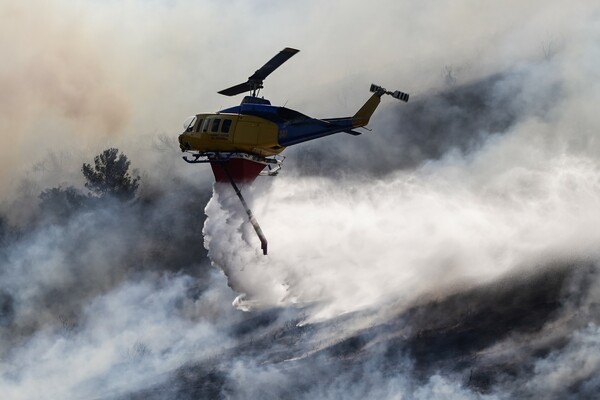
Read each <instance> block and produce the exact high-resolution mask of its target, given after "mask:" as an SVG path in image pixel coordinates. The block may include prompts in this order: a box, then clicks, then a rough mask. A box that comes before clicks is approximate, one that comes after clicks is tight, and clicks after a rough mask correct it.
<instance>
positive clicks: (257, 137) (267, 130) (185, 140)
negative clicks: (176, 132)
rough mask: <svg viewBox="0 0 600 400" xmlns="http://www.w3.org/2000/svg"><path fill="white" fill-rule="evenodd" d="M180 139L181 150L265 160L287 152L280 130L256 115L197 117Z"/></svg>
mask: <svg viewBox="0 0 600 400" xmlns="http://www.w3.org/2000/svg"><path fill="white" fill-rule="evenodd" d="M194 118H195V119H193V120H192V121H190V124H189V126H188V127H187V128H186V130H185V132H183V133H182V134H181V135H180V137H179V142H180V145H181V148H182V149H184V150H197V151H200V152H203V151H206V152H232V153H233V152H239V153H248V154H255V155H258V156H262V157H267V156H272V155H275V154H279V153H281V152H282V151H283V149H285V147H284V146H281V145H280V144H279V142H278V134H279V127H278V126H277V124H275V123H274V122H271V121H268V120H266V119H264V118H261V117H257V116H254V115H243V114H229V113H216V114H197V115H196V116H195V117H194Z"/></svg>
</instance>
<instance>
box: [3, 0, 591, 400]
mask: <svg viewBox="0 0 600 400" xmlns="http://www.w3.org/2000/svg"><path fill="white" fill-rule="evenodd" d="M0 7H1V9H2V13H1V15H2V16H3V17H2V22H3V23H2V24H0V26H1V27H2V28H0V31H1V32H2V33H4V34H3V35H0V38H1V39H0V49H1V50H2V51H3V52H4V53H5V54H8V55H9V56H10V57H8V59H10V60H11V62H10V63H4V64H3V65H2V66H1V67H0V88H2V94H0V104H2V105H3V107H1V108H2V111H0V129H1V130H2V135H1V137H2V139H0V140H1V142H0V144H1V146H0V149H1V150H0V152H1V153H0V155H1V160H2V161H1V163H2V164H1V167H2V172H1V174H2V175H1V176H0V185H1V187H2V188H3V192H2V193H3V196H2V200H3V202H6V203H10V202H9V200H10V199H11V198H13V199H14V198H17V199H18V200H19V201H17V202H13V203H10V204H8V205H7V204H4V207H3V211H4V214H5V216H4V217H3V218H2V219H1V220H0V228H1V232H0V239H1V240H0V244H2V246H0V247H1V249H0V250H1V251H0V263H1V264H0V278H1V280H0V282H1V286H0V338H1V339H0V354H2V356H1V357H0V360H1V361H0V392H2V393H7V394H8V397H10V398H17V399H18V398H23V399H26V398H36V397H39V393H40V392H42V393H45V394H46V395H47V396H48V397H49V398H90V397H104V398H132V397H133V398H135V397H136V396H138V397H144V398H163V399H164V398H199V397H200V398H202V397H203V396H204V397H228V398H247V397H249V396H248V395H250V396H251V395H255V396H261V397H264V398H281V397H288V396H291V397H297V398H303V397H305V398H314V397H320V398H340V397H343V398H358V397H361V398H364V397H366V396H368V395H369V394H373V395H375V396H376V397H379V398H431V397H445V398H457V399H469V398H506V397H511V396H519V395H522V396H523V397H527V396H529V397H534V396H536V395H540V396H542V397H543V396H546V397H550V398H551V397H552V396H554V397H556V398H561V397H568V396H573V397H576V396H577V395H582V396H583V395H586V394H590V393H595V391H596V392H597V390H596V389H597V388H598V384H597V382H596V381H597V380H596V379H595V378H594V377H595V372H596V370H597V369H598V368H597V366H598V362H597V360H596V358H595V357H594V356H593V354H596V353H597V347H598V346H597V329H596V325H597V323H598V321H597V316H596V312H595V306H594V304H595V303H596V297H597V296H596V293H595V292H596V291H595V290H594V289H593V288H594V284H593V283H595V282H597V273H596V272H595V270H596V260H597V259H598V250H597V247H598V246H597V243H598V239H599V237H598V233H597V229H596V227H597V226H598V222H600V221H598V219H599V216H598V213H597V212H596V211H595V210H597V209H598V205H599V204H598V203H599V202H600V188H599V187H598V182H600V180H599V179H598V163H597V160H596V159H597V154H598V150H599V149H598V144H597V140H596V139H595V135H596V130H597V125H598V124H597V115H596V114H597V112H596V110H595V104H597V100H598V88H597V85H595V84H594V82H596V81H597V79H596V78H597V74H598V72H597V71H598V68H597V65H598V51H597V46H596V43H597V39H598V34H599V33H600V31H598V29H597V26H596V24H594V22H593V21H594V18H595V17H596V16H597V14H598V10H597V6H596V5H595V4H594V3H593V2H586V1H583V2H579V3H577V4H572V5H569V7H568V8H565V6H564V4H562V3H560V2H542V1H535V2H528V3H526V4H524V3H522V2H516V1H509V2H503V3H501V4H493V5H490V4H486V5H485V6H483V5H473V4H471V3H470V2H456V1H454V2H448V1H437V2H428V3H418V4H417V3H402V2H397V1H386V2H378V3H377V4H365V3H363V2H358V1H356V2H355V1H351V2H343V3H342V2H326V3H324V2H316V1H309V2H303V3H294V4H287V3H281V2H268V1H261V2H257V3H255V2H253V3H248V2H242V1H238V2H233V3H229V4H227V5H223V4H222V2H216V1H214V2H212V1H207V2H202V3H197V4H196V3H195V4H190V3H185V2H180V1H173V2H161V1H159V2H153V3H151V4H150V3H147V2H146V3H142V2H137V1H125V2H95V1H88V2H81V3H79V4H78V5H77V6H76V7H75V6H73V5H72V4H70V3H68V2H65V1H59V0H55V1H51V2H46V3H44V4H43V5H37V4H35V5H34V4H28V3H18V4H17V3H15V4H8V3H6V4H2V5H0ZM283 46H294V47H298V48H300V49H301V50H302V52H301V53H300V54H299V55H298V56H297V57H296V58H295V59H294V60H293V61H290V63H288V64H286V66H285V67H284V68H285V70H283V69H282V70H281V71H277V72H276V73H274V74H273V76H271V77H269V80H268V82H266V83H267V88H266V89H265V90H264V94H265V95H266V96H267V97H269V98H270V99H271V100H272V101H274V102H275V103H279V104H283V103H285V102H286V101H288V100H289V102H288V106H289V107H292V108H294V109H298V110H299V111H301V112H305V113H307V114H310V115H315V116H322V117H328V116H335V115H351V114H352V113H353V112H354V111H355V110H356V109H357V108H358V107H359V105H360V104H361V103H362V102H363V101H364V100H365V99H366V98H367V96H368V94H367V93H366V89H367V88H368V84H369V83H371V81H373V82H375V83H379V84H382V85H384V86H385V87H388V88H394V89H395V88H398V89H401V90H405V91H407V92H410V93H411V94H412V97H411V102H410V103H408V104H407V105H402V106H399V105H397V104H395V103H392V102H387V103H385V104H384V105H382V108H381V109H380V110H379V111H378V113H377V114H376V115H375V117H374V118H373V121H372V127H373V128H374V130H375V132H374V133H373V134H364V135H363V136H361V137H358V138H355V137H346V136H343V135H338V136H334V137H331V138H328V139H324V140H323V141H321V142H319V143H314V144H312V143H309V144H306V145H304V146H302V147H298V148H297V149H295V148H291V149H288V150H287V151H286V153H287V155H288V160H287V161H286V166H285V167H284V170H283V172H282V174H281V175H280V176H278V177H277V178H274V179H273V180H270V181H266V180H262V181H257V182H256V184H255V185H254V186H252V187H247V188H244V190H245V192H246V194H247V197H248V200H249V201H250V203H251V206H252V208H253V210H254V212H255V214H256V215H257V217H258V219H259V221H260V222H261V225H262V226H263V229H264V230H265V232H266V233H267V236H268V238H269V240H270V253H271V254H270V255H269V256H268V257H263V256H262V254H260V251H259V249H258V246H257V242H256V238H255V236H254V233H253V231H252V230H251V227H250V226H248V224H247V223H246V222H245V215H244V214H243V212H242V210H240V208H239V205H238V203H237V199H236V198H235V196H234V195H233V193H231V191H230V189H229V188H227V187H225V188H221V187H218V186H215V188H214V194H213V197H212V199H211V200H210V201H209V202H208V204H207V203H206V202H207V200H208V196H210V194H211V191H210V182H211V177H210V172H208V171H207V169H205V170H202V171H201V170H200V168H197V166H189V165H187V164H185V163H183V162H181V160H180V159H179V158H178V157H179V153H178V151H177V147H176V143H175V142H174V141H170V140H171V139H168V138H166V139H165V136H162V139H160V140H156V136H157V135H159V134H165V133H167V134H169V135H171V137H175V135H176V134H177V133H178V132H179V129H180V122H181V121H182V120H183V119H184V118H185V117H186V116H187V115H190V114H193V113H196V112H199V111H210V110H217V109H219V108H220V107H221V106H228V105H229V104H230V103H229V99H224V98H220V97H218V96H217V95H216V94H215V92H216V91H217V90H219V89H222V88H223V87H226V86H229V85H231V84H233V83H235V82H237V81H238V80H239V79H243V78H244V77H246V76H248V74H249V73H251V72H252V71H253V70H254V69H255V68H257V67H258V66H260V65H262V64H263V63H264V61H265V60H266V59H268V57H270V56H271V55H272V54H273V53H274V52H276V51H277V50H279V49H280V48H281V47H283ZM232 60H233V61H232ZM388 100H389V99H388ZM234 102H235V101H234ZM109 146H116V147H119V148H120V149H122V150H124V151H125V153H126V154H127V155H128V156H130V158H131V160H132V163H133V165H134V166H135V167H136V168H139V169H140V171H141V173H142V174H143V182H144V186H143V187H142V188H141V190H142V196H141V198H142V199H143V201H145V202H147V203H144V204H146V206H144V205H143V204H137V205H133V206H128V207H122V206H121V205H109V206H102V207H97V208H93V209H92V210H88V211H87V213H79V214H76V215H74V216H73V217H72V218H70V219H68V221H66V222H65V223H64V224H62V225H61V224H44V223H43V221H39V220H36V218H37V217H39V216H40V215H39V214H38V210H37V209H36V201H35V200H36V197H37V195H38V194H39V191H41V190H42V189H43V188H45V187H52V186H56V185H58V184H75V185H76V186H81V183H82V182H81V181H80V180H79V181H78V179H81V178H77V177H75V176H74V175H77V174H78V171H79V168H80V166H81V163H82V162H89V161H90V159H91V158H92V157H93V155H95V154H96V153H98V151H99V150H101V149H103V148H105V147H109ZM323 148H327V149H328V150H327V151H323V150H322V149H323ZM61 152H64V153H61ZM48 154H59V155H61V154H65V156H64V157H63V156H60V157H59V159H61V160H63V161H58V162H57V161H56V160H55V161H52V158H53V157H52V156H48ZM44 157H46V158H44ZM40 160H41V161H40ZM46 161H47V162H46ZM34 163H38V164H37V165H38V167H40V166H44V165H45V166H46V167H43V168H41V167H40V168H38V169H35V168H32V164H34ZM39 163H41V164H39ZM27 171H28V172H27ZM68 171H75V172H74V173H73V172H68ZM69 174H73V175H69ZM22 178H27V180H26V182H29V184H27V185H25V186H22V190H21V191H20V192H19V191H17V190H15V189H14V186H15V185H14V183H16V182H22V181H21V179H22ZM11 183H13V185H11ZM23 199H28V201H24V200H23ZM205 204H207V205H206V210H205V212H206V216H207V219H206V222H205V224H204V237H202V236H201V234H200V229H202V223H203V216H202V208H203V207H204V205H205ZM17 207H18V208H19V209H17ZM144 207H146V208H144ZM5 221H9V223H6V222H5ZM13 223H15V224H17V225H18V226H19V229H21V231H20V232H21V233H22V234H21V235H16V234H14V233H13V232H11V230H12V228H13ZM5 233H6V234H5ZM203 240H204V245H205V246H206V248H207V251H208V253H209V256H210V259H211V261H212V262H213V264H214V266H216V267H218V268H220V269H221V270H222V271H223V272H224V273H225V275H226V276H223V275H221V271H219V270H218V269H212V270H211V269H210V267H209V266H208V260H206V259H205V258H203V256H204V254H203V249H202V241H203ZM582 263H588V264H590V266H589V268H583V267H581V264H582ZM557 264H558V265H559V266H560V268H559V270H560V271H562V272H560V273H548V275H547V276H549V277H550V278H545V277H542V278H539V279H537V280H534V282H533V283H532V284H531V287H528V286H527V285H525V286H520V283H521V282H523V281H526V280H527V279H529V277H530V276H532V275H534V276H535V275H536V274H539V273H540V271H546V269H545V267H547V266H548V265H557ZM565 271H567V272H565ZM577 275H579V277H577ZM507 276H508V277H509V278H507ZM554 281H557V282H555V283H552V282H554ZM548 282H550V283H548ZM583 282H587V283H588V284H585V285H584V284H583ZM551 283H552V284H551ZM227 284H229V285H230V286H231V287H232V289H233V290H230V289H229V288H228V287H227V286H226V285H227ZM481 285H487V286H483V289H481V290H480V291H479V292H478V291H477V288H480V287H481ZM503 288H508V289H506V293H505V294H502V295H494V293H495V292H497V291H499V292H502V290H503ZM535 288H539V291H540V292H539V293H538V292H536V291H535V290H533V289H535ZM510 289H512V290H513V291H512V292H511V290H510ZM473 290H474V292H473ZM242 293H244V294H245V296H241V297H238V298H237V300H235V301H234V299H235V297H236V296H237V295H239V294H242ZM529 293H533V294H532V295H531V296H529V297H527V294H529ZM544 296H547V298H545V297H544ZM539 298H541V300H540V299H539ZM232 302H233V303H234V304H236V305H237V306H238V307H240V308H246V309H250V310H251V312H249V313H242V312H240V311H238V310H236V309H235V308H233V307H231V306H230V305H231V303H232ZM467 306H468V307H467ZM463 308H464V309H463ZM538 309H541V310H542V311H538ZM524 313H525V314H527V315H528V316H530V317H531V321H530V323H529V324H525V323H524V322H523V314H524ZM488 315H493V316H498V320H499V321H501V322H502V323H497V324H493V323H491V322H489V321H486V320H485V318H484V317H485V316H488ZM573 315H577V317H573ZM432 316H436V319H435V321H432V318H433V317H432ZM533 317H536V318H533ZM534 322H535V323H534ZM461 340H467V341H468V342H469V343H471V344H472V345H471V346H470V347H469V346H464V343H462V342H461ZM431 343H433V344H435V343H438V347H436V349H438V350H439V351H438V352H436V354H431V353H432V352H431V351H429V350H428V345H429V344H431ZM523 343H526V344H525V345H524V344H523ZM465 360H468V362H465ZM507 360H508V361H507ZM515 360H516V361H515ZM581 366H583V367H581ZM572 370H577V371H578V373H577V374H570V373H569V371H572ZM514 371H516V372H514ZM486 379H487V380H486ZM515 382H516V383H518V384H516V383H515ZM32 388H36V391H35V392H33V389H32ZM290 393H291V394H290Z"/></svg>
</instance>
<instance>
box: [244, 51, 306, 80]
mask: <svg viewBox="0 0 600 400" xmlns="http://www.w3.org/2000/svg"><path fill="white" fill-rule="evenodd" d="M299 51H300V50H296V49H292V48H291V47H286V48H285V49H283V50H281V51H280V52H279V53H277V54H276V55H275V57H273V58H271V59H270V60H269V61H267V63H266V64H265V65H263V66H262V67H261V68H260V69H258V70H256V72H255V73H254V74H253V75H252V76H251V77H249V78H248V80H249V81H263V80H264V79H265V78H266V77H267V76H269V74H271V72H273V71H275V70H276V69H277V68H279V67H280V66H281V64H283V63H284V62H286V61H287V60H289V59H290V58H291V57H292V56H293V55H294V54H296V53H297V52H299Z"/></svg>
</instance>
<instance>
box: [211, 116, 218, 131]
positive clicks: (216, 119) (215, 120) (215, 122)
mask: <svg viewBox="0 0 600 400" xmlns="http://www.w3.org/2000/svg"><path fill="white" fill-rule="evenodd" d="M220 123H221V118H215V119H214V121H213V124H212V129H211V130H210V131H211V132H219V124H220Z"/></svg>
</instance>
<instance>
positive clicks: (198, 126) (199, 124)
mask: <svg viewBox="0 0 600 400" xmlns="http://www.w3.org/2000/svg"><path fill="white" fill-rule="evenodd" d="M202 122H203V120H202V118H200V119H199V120H198V124H196V132H200V129H202Z"/></svg>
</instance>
